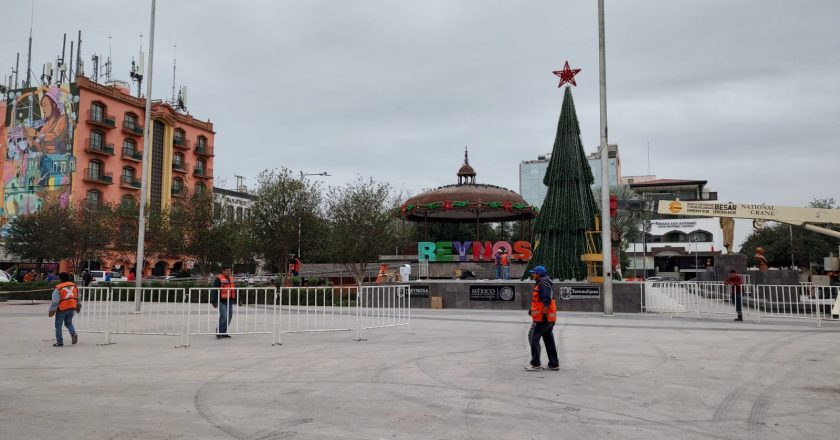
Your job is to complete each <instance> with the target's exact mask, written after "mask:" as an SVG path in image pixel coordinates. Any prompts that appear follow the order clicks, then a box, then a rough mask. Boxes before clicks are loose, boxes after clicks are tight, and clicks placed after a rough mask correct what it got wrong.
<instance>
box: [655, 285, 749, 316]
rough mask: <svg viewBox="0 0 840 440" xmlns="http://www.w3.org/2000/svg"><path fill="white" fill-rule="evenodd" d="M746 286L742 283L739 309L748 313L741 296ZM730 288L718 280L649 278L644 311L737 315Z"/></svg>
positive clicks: (747, 292) (747, 291)
mask: <svg viewBox="0 0 840 440" xmlns="http://www.w3.org/2000/svg"><path fill="white" fill-rule="evenodd" d="M746 287H747V286H742V289H741V290H742V294H741V299H742V312H743V313H744V314H747V313H748V310H747V309H746V308H745V307H743V305H744V304H745V302H744V298H746V297H747V296H748V295H749V289H748V288H746ZM731 289H732V287H731V286H727V285H725V284H723V283H721V282H715V281H700V282H694V281H690V282H662V281H648V282H646V283H645V298H644V302H643V303H642V311H643V312H657V313H670V314H672V315H673V314H677V313H694V314H695V315H696V316H697V317H701V316H702V315H703V314H713V315H718V314H720V315H733V316H735V315H737V311H736V307H735V302H734V301H735V300H736V299H737V298H736V297H735V296H733V295H732V290H731Z"/></svg>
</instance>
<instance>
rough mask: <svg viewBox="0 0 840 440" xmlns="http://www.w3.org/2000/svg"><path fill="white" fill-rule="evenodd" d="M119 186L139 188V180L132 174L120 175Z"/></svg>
mask: <svg viewBox="0 0 840 440" xmlns="http://www.w3.org/2000/svg"><path fill="white" fill-rule="evenodd" d="M120 187H121V188H129V189H140V181H139V180H137V178H135V177H134V176H128V175H122V176H120Z"/></svg>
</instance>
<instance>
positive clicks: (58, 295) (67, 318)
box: [48, 272, 82, 347]
mask: <svg viewBox="0 0 840 440" xmlns="http://www.w3.org/2000/svg"><path fill="white" fill-rule="evenodd" d="M58 278H59V279H60V280H61V282H60V283H58V284H56V285H55V288H54V289H53V291H52V302H51V303H50V311H49V313H48V315H49V317H50V318H52V317H53V316H55V344H53V347H63V346H64V338H63V337H62V335H61V326H62V325H64V326H65V327H67V330H68V331H69V332H70V338H71V340H72V341H73V343H74V344H75V343H77V342H79V334H78V333H76V328H75V327H73V315H75V314H76V312H77V311H79V310H81V308H82V303H81V301H79V289H78V288H76V285H75V284H73V282H72V281H70V274H68V273H67V272H61V273H60V274H58Z"/></svg>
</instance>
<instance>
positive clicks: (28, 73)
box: [26, 2, 35, 89]
mask: <svg viewBox="0 0 840 440" xmlns="http://www.w3.org/2000/svg"><path fill="white" fill-rule="evenodd" d="M34 24H35V2H33V3H32V15H30V19H29V51H28V52H27V54H26V88H27V89H28V88H29V87H30V84H31V76H32V26H33V25H34Z"/></svg>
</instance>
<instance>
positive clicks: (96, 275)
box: [90, 270, 128, 284]
mask: <svg viewBox="0 0 840 440" xmlns="http://www.w3.org/2000/svg"><path fill="white" fill-rule="evenodd" d="M106 273H107V271H104V270H92V271H90V276H91V277H92V278H93V281H92V283H91V284H98V283H104V282H105V274H106ZM110 281H111V282H117V281H128V278H126V277H124V276H122V274H121V273H119V272H111V280H110Z"/></svg>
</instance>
